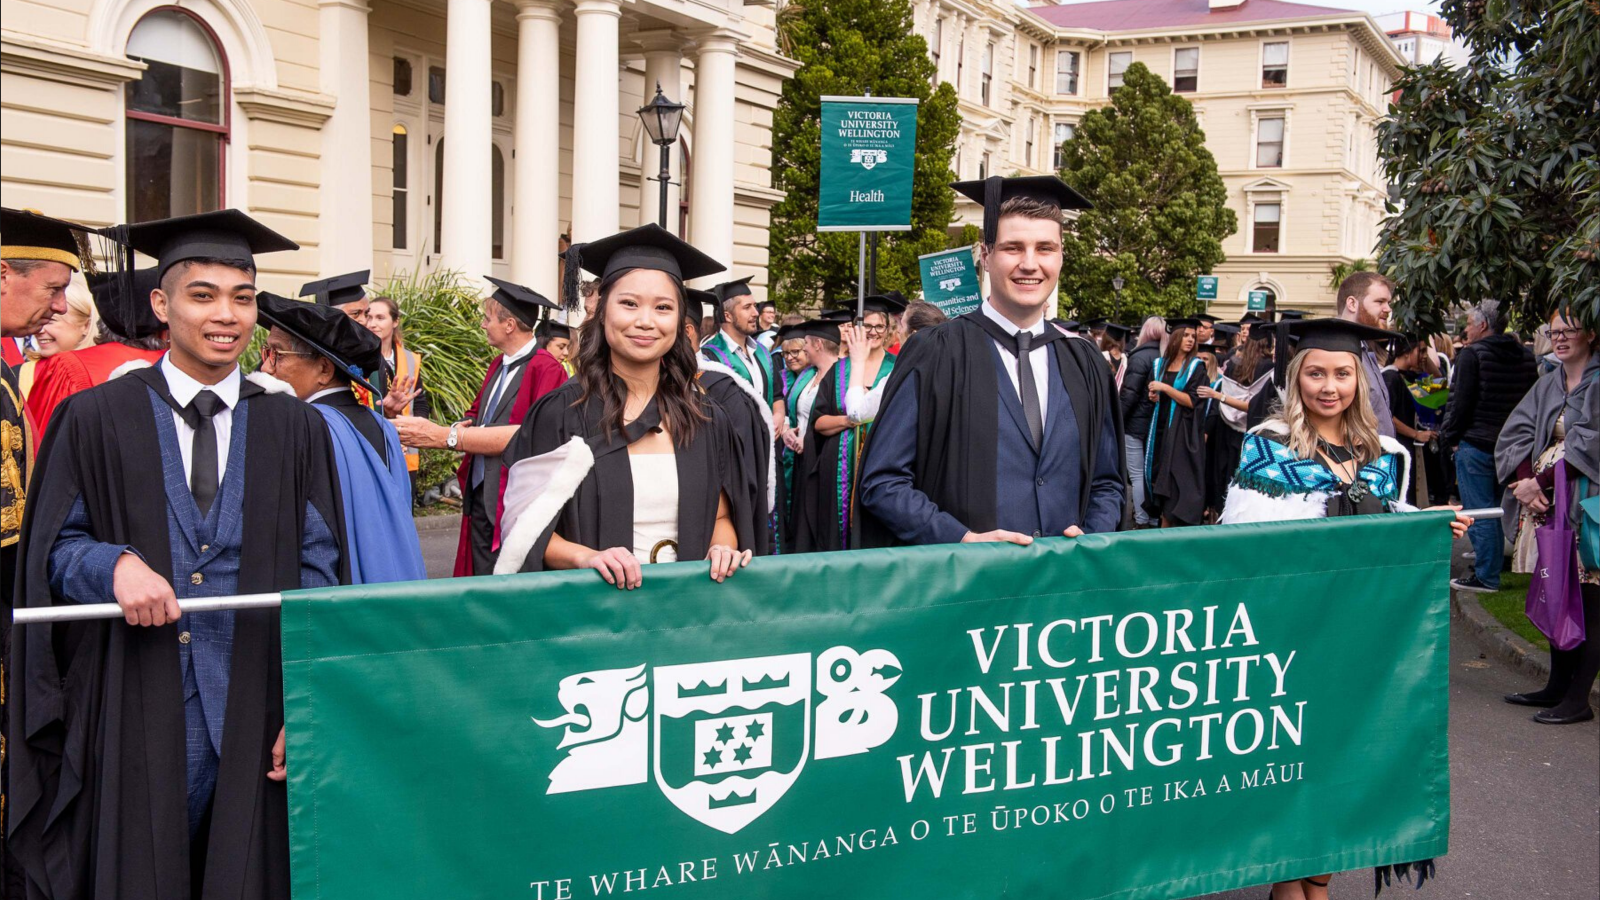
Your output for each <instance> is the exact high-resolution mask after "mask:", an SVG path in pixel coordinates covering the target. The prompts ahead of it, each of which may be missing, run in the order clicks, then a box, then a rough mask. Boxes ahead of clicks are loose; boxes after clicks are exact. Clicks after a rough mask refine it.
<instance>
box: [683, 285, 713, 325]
mask: <svg viewBox="0 0 1600 900" xmlns="http://www.w3.org/2000/svg"><path fill="white" fill-rule="evenodd" d="M684 293H685V294H687V295H688V297H689V306H688V310H687V311H688V312H690V313H694V308H695V304H699V305H700V312H698V313H695V314H694V315H693V316H691V317H690V318H693V319H694V324H695V327H699V325H700V320H701V319H712V320H715V319H717V318H718V316H717V310H719V309H720V308H721V306H720V301H718V300H717V295H716V294H713V293H711V292H710V291H702V290H700V289H699V288H685V289H684Z"/></svg>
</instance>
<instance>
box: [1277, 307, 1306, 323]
mask: <svg viewBox="0 0 1600 900" xmlns="http://www.w3.org/2000/svg"><path fill="white" fill-rule="evenodd" d="M1305 317H1306V313H1305V311H1303V310H1298V309H1280V310H1278V321H1280V322H1295V321H1299V320H1301V319H1304V318H1305Z"/></svg>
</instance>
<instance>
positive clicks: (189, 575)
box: [150, 391, 250, 832]
mask: <svg viewBox="0 0 1600 900" xmlns="http://www.w3.org/2000/svg"><path fill="white" fill-rule="evenodd" d="M150 403H151V406H152V407H153V408H154V410H155V419H156V431H157V433H158V435H159V438H160V443H161V474H162V478H163V480H164V481H165V484H166V489H167V535H168V539H169V541H170V543H171V545H172V584H173V590H174V592H175V593H176V594H177V595H178V599H179V600H186V599H191V598H197V597H226V596H229V595H232V594H237V593H238V592H239V558H240V550H241V547H242V545H243V538H244V515H245V509H244V468H245V434H246V431H247V426H248V425H249V420H250V404H249V402H248V401H241V402H240V403H239V404H238V405H236V406H235V407H234V409H233V426H232V431H231V432H230V434H231V438H230V443H229V444H228V466H227V470H226V471H225V472H224V473H223V476H222V484H221V485H220V486H219V487H218V490H217V496H216V499H214V500H213V501H212V503H211V510H210V513H209V514H208V515H207V516H206V517H205V518H201V516H200V508H199V507H198V506H196V505H195V502H194V497H193V495H191V494H190V493H189V479H188V477H187V476H185V475H184V472H183V455H182V451H181V450H180V448H179V445H178V432H177V429H176V428H175V427H174V426H173V422H172V407H170V406H168V405H167V404H166V401H164V400H162V399H161V397H160V396H159V395H158V394H156V392H155V391H150ZM178 628H179V637H178V664H179V665H180V666H182V668H183V712H184V731H185V744H186V747H187V753H186V756H187V759H188V775H189V778H188V782H189V827H190V830H191V832H192V831H193V829H194V828H195V826H196V824H197V823H198V821H199V817H200V814H201V813H203V812H204V810H205V806H206V804H207V803H209V802H210V799H211V793H212V791H213V790H214V789H215V787H216V781H217V766H218V759H219V758H220V756H221V753H222V727H223V722H224V719H225V717H226V715H227V707H228V676H229V673H230V671H231V669H232V666H233V613H232V612H231V611H227V612H208V613H188V614H186V615H185V616H184V617H183V618H182V619H181V620H179V622H178Z"/></svg>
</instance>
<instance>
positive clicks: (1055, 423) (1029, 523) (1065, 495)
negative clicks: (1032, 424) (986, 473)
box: [990, 346, 1083, 537]
mask: <svg viewBox="0 0 1600 900" xmlns="http://www.w3.org/2000/svg"><path fill="white" fill-rule="evenodd" d="M990 349H991V351H992V353H993V356H994V364H995V372H996V375H997V377H998V379H999V384H1000V405H1001V407H1003V409H1004V411H1003V412H1001V413H1000V417H999V418H1000V421H999V425H1000V435H999V437H1000V442H999V448H998V454H997V463H998V464H997V465H996V467H995V478H996V484H995V500H996V506H997V507H998V509H996V527H998V528H1002V529H1005V530H1006V531H1017V532H1021V533H1022V534H1031V535H1033V536H1035V537H1039V536H1045V537H1060V536H1061V533H1062V532H1064V531H1066V530H1067V528H1068V526H1071V525H1082V524H1083V523H1081V522H1079V521H1078V500H1079V495H1078V491H1079V488H1080V485H1079V484H1078V482H1079V480H1080V479H1081V478H1082V477H1083V474H1082V468H1083V464H1082V460H1081V459H1080V458H1079V457H1080V453H1081V449H1080V447H1081V438H1080V435H1079V432H1078V417H1077V416H1076V415H1075V414H1074V413H1073V409H1072V398H1071V396H1070V395H1069V394H1068V393H1067V389H1066V388H1065V387H1063V386H1062V384H1061V369H1060V366H1059V365H1057V363H1056V355H1055V353H1054V352H1052V351H1051V349H1050V348H1049V347H1048V346H1046V347H1045V348H1043V350H1042V351H1035V352H1043V353H1044V354H1045V359H1046V360H1048V361H1049V366H1048V375H1047V376H1046V378H1045V381H1046V383H1047V384H1048V386H1049V391H1050V403H1049V406H1048V407H1047V409H1046V411H1045V423H1044V442H1043V443H1044V446H1043V447H1042V448H1041V449H1040V450H1039V451H1035V450H1034V449H1033V439H1032V437H1031V435H1030V434H1029V431H1028V420H1027V418H1026V417H1024V416H1023V413H1022V401H1021V400H1019V399H1018V398H1017V391H1016V389H1015V388H1014V387H1012V382H1011V370H1010V369H1008V368H1007V367H1008V366H1015V365H1016V359H1015V357H1012V356H1010V355H1009V354H1006V353H1002V352H1001V351H1000V349H999V348H998V347H993V346H991V348H990Z"/></svg>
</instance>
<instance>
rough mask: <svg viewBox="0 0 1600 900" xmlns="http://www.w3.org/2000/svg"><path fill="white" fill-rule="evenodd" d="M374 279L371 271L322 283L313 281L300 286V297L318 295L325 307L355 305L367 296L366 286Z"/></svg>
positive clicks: (330, 279) (363, 270)
mask: <svg viewBox="0 0 1600 900" xmlns="http://www.w3.org/2000/svg"><path fill="white" fill-rule="evenodd" d="M371 279H372V270H371V269H362V270H361V271H359V272H350V273H347V274H344V275H335V276H333V277H332V278H324V279H322V280H321V281H311V282H307V283H305V284H303V285H301V286H300V296H302V297H306V296H310V295H312V294H315V295H316V301H317V302H318V303H320V304H322V305H323V306H343V305H345V304H346V303H355V302H356V301H358V300H360V299H361V298H362V297H364V296H366V284H367V282H368V281H370V280H371Z"/></svg>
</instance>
